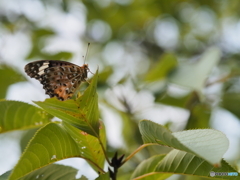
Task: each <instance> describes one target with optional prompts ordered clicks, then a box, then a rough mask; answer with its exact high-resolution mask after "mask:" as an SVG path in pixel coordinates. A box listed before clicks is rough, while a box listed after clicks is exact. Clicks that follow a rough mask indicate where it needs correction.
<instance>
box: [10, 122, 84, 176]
mask: <svg viewBox="0 0 240 180" xmlns="http://www.w3.org/2000/svg"><path fill="white" fill-rule="evenodd" d="M70 157H81V154H80V152H79V149H78V146H77V144H76V143H75V141H74V140H73V139H72V137H71V136H70V135H69V134H68V133H67V132H66V131H65V130H64V129H63V128H62V127H61V126H60V125H58V124H55V123H49V124H47V125H46V126H44V127H42V128H41V129H39V131H38V132H37V133H36V134H35V136H34V137H33V139H32V140H31V141H30V143H29V145H28V146H27V148H26V149H25V151H24V152H23V154H22V156H21V157H20V159H19V161H18V163H17V165H16V166H15V167H14V169H13V171H12V174H11V175H10V178H9V180H15V179H18V178H20V177H23V176H25V175H27V174H28V173H30V172H32V171H34V170H36V169H39V168H41V167H44V166H46V165H48V164H51V163H54V162H56V161H59V160H62V159H65V158H70Z"/></svg>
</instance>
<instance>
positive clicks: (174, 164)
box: [155, 149, 239, 180]
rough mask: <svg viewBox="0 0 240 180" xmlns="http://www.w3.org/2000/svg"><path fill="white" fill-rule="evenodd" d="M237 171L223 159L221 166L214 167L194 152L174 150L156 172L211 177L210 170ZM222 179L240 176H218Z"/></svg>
mask: <svg viewBox="0 0 240 180" xmlns="http://www.w3.org/2000/svg"><path fill="white" fill-rule="evenodd" d="M211 171H214V172H237V171H236V170H235V169H233V168H232V167H231V166H230V165H229V164H227V163H226V162H225V161H224V160H222V161H221V167H218V168H217V167H214V166H212V165H211V164H209V163H208V162H207V161H205V160H204V159H202V158H200V157H197V156H195V155H194V154H191V153H187V152H183V151H179V150H176V149H174V150H172V151H171V152H169V153H168V154H167V155H166V156H165V158H164V159H163V160H162V161H161V162H160V163H159V164H158V166H157V167H156V169H155V172H161V173H162V172H166V173H167V172H168V173H175V174H184V175H197V176H201V177H210V172H211ZM216 178H221V179H236V180H237V179H239V177H230V176H216V177H214V179H216Z"/></svg>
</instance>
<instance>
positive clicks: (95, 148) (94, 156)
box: [63, 122, 106, 172]
mask: <svg viewBox="0 0 240 180" xmlns="http://www.w3.org/2000/svg"><path fill="white" fill-rule="evenodd" d="M63 126H64V128H65V129H66V130H67V132H68V133H69V134H70V135H71V136H72V138H73V139H74V140H75V142H76V143H77V145H78V147H79V151H80V153H81V156H82V157H83V158H85V159H86V160H87V161H88V162H89V163H90V165H91V166H92V167H93V168H94V169H95V170H96V171H97V172H99V168H97V167H96V165H97V166H98V167H100V168H102V169H103V166H104V161H105V156H104V153H103V150H102V147H101V145H100V142H99V140H98V138H96V137H95V136H91V135H89V134H87V133H85V132H84V131H81V130H79V129H77V128H75V127H73V126H71V125H69V124H68V123H63ZM100 139H101V142H102V143H103V147H104V148H105V149H106V131H105V127H104V124H103V123H102V122H101V126H100ZM92 162H94V163H95V164H92Z"/></svg>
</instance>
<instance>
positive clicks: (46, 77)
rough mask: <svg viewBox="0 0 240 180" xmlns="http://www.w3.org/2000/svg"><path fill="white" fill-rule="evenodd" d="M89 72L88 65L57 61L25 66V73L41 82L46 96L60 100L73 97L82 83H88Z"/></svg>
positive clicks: (44, 61)
mask: <svg viewBox="0 0 240 180" xmlns="http://www.w3.org/2000/svg"><path fill="white" fill-rule="evenodd" d="M87 71H88V65H87V64H84V65H83V66H77V65H75V64H72V63H69V62H65V61H55V60H40V61H35V62H31V63H29V64H27V65H26V66H25V72H26V73H27V74H28V75H29V76H30V77H31V78H35V79H37V80H39V81H40V82H41V84H42V85H43V88H44V89H45V91H46V94H48V95H49V96H50V97H54V96H56V97H57V98H58V99H59V100H66V99H69V98H70V97H72V95H73V94H74V92H75V91H76V88H77V87H78V86H79V85H80V84H81V82H82V81H86V78H87Z"/></svg>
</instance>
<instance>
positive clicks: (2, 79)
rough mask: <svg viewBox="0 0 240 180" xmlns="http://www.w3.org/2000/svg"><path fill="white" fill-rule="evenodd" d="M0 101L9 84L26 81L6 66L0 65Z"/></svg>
mask: <svg viewBox="0 0 240 180" xmlns="http://www.w3.org/2000/svg"><path fill="white" fill-rule="evenodd" d="M0 74H1V75H0V83H1V88H0V99H2V98H5V96H6V93H7V89H8V87H9V86H10V85H11V84H14V83H17V82H21V81H26V78H25V77H23V75H22V74H20V73H19V72H17V71H16V70H14V69H13V68H11V67H9V66H7V65H3V64H1V65H0Z"/></svg>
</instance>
